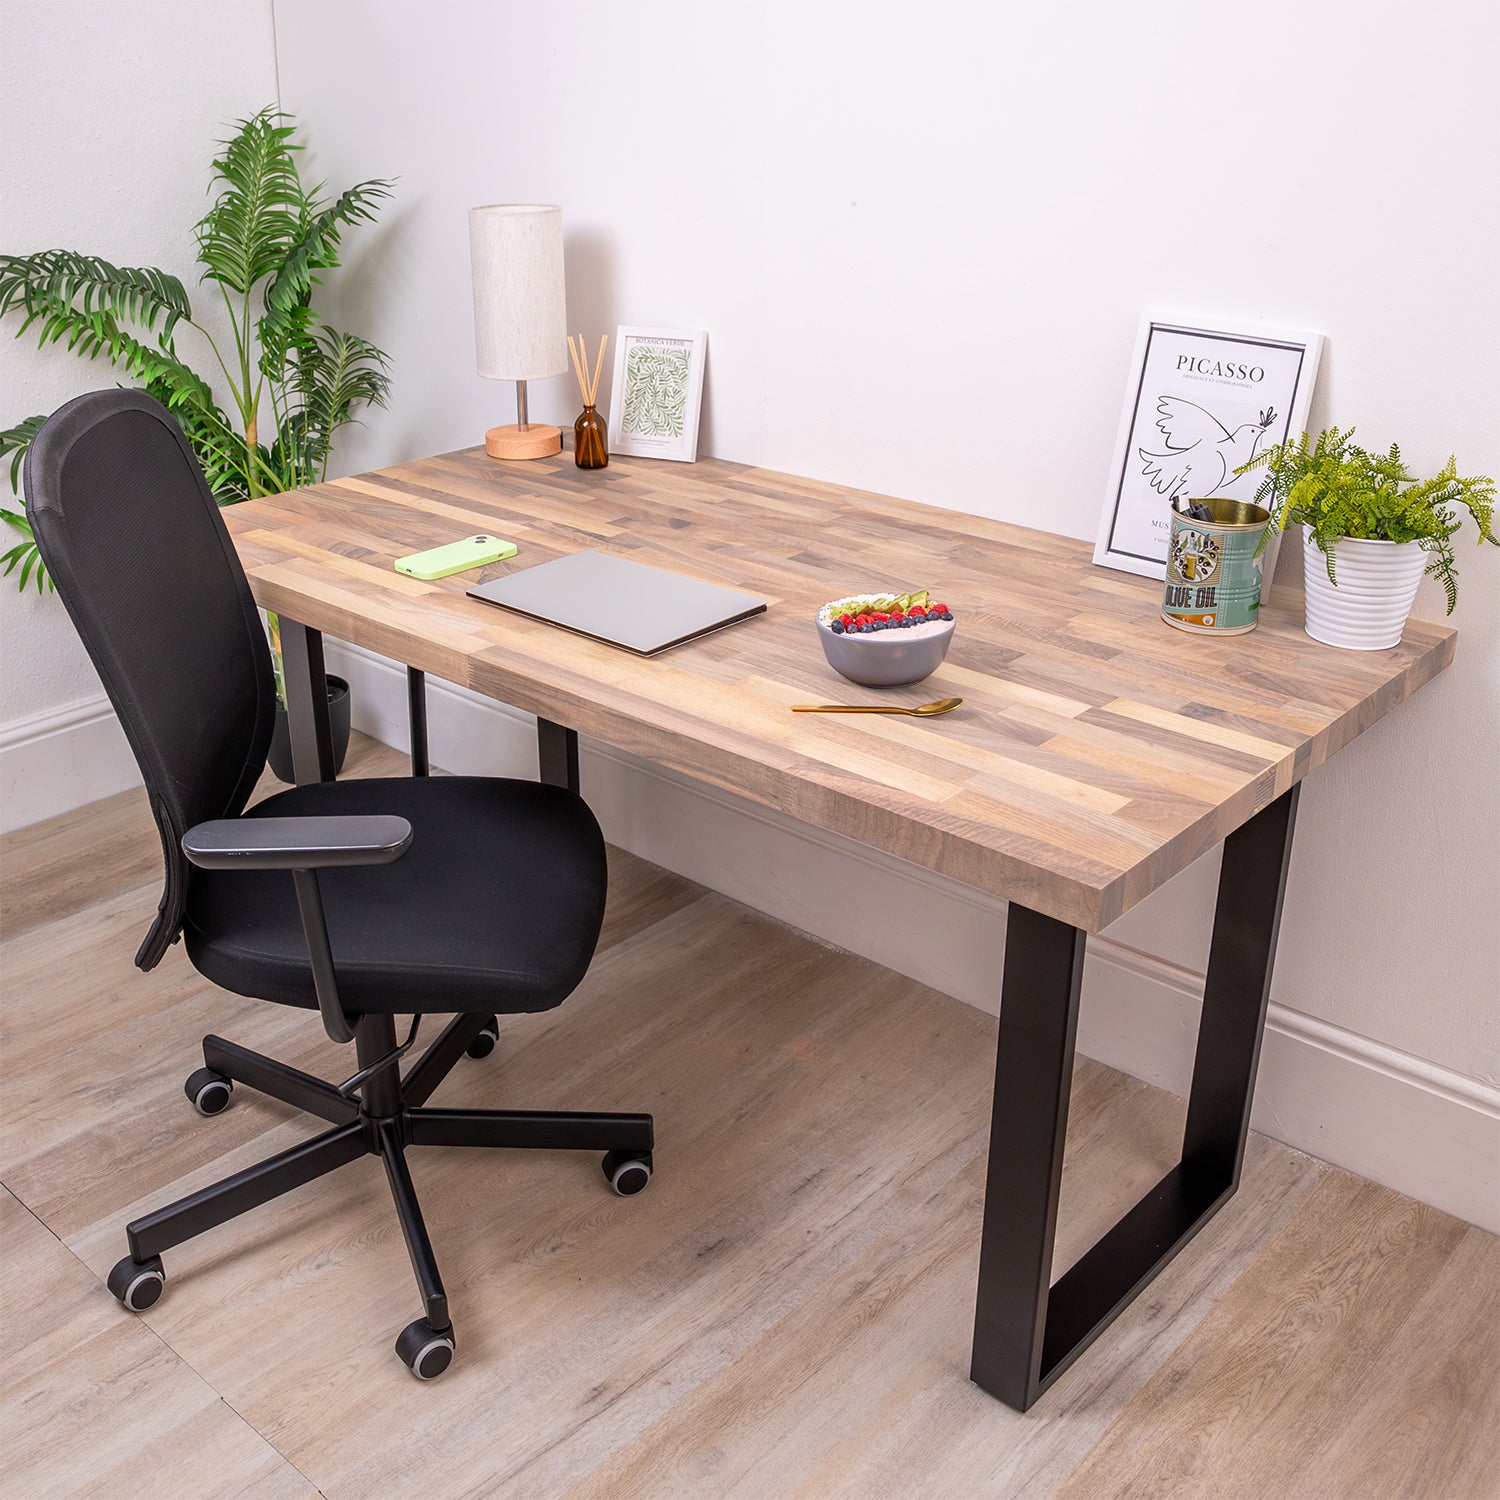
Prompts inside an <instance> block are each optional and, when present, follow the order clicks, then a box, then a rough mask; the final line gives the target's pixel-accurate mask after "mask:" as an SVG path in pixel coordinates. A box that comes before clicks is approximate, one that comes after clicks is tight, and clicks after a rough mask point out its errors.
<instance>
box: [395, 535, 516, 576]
mask: <svg viewBox="0 0 1500 1500" xmlns="http://www.w3.org/2000/svg"><path fill="white" fill-rule="evenodd" d="M516 551H517V548H516V544H515V543H514V542H507V541H505V540H504V538H502V537H498V536H486V535H480V536H466V537H465V538H464V539H463V541H461V542H449V543H448V544H447V545H446V546H443V547H429V548H428V549H427V551H426V552H413V553H412V554H411V556H410V557H398V558H397V559H396V561H395V565H394V566H395V569H396V571H397V572H398V573H407V574H410V576H411V577H413V578H421V579H425V580H426V581H428V582H429V583H430V582H431V581H432V580H433V579H434V578H447V577H448V576H449V575H450V574H453V573H466V572H467V571H468V570H469V569H470V568H482V567H484V566H485V564H486V563H492V562H499V561H500V559H501V558H502V557H514V556H515V555H516Z"/></svg>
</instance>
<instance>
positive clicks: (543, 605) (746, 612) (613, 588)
mask: <svg viewBox="0 0 1500 1500" xmlns="http://www.w3.org/2000/svg"><path fill="white" fill-rule="evenodd" d="M469 597H470V598H471V599H483V600H484V601H485V603H486V604H498V605H499V606H500V607H501V608H502V609H513V610H515V612H516V613H517V614H521V615H529V616H530V617H531V618H532V619H533V620H545V621H547V623H548V624H551V625H561V626H562V627H563V629H564V630H573V631H577V633H578V634H579V635H587V636H592V637H593V639H594V640H596V641H605V642H607V643H608V644H609V645H611V646H623V647H624V648H625V649H626V650H627V651H635V652H637V653H639V654H640V655H641V656H654V655H655V654H656V653H657V652H658V651H665V650H666V649H667V648H668V647H669V646H680V645H681V644H682V643H683V642H684V641H691V640H696V639H697V638H698V637H699V636H701V635H707V634H708V633H709V632H710V631H713V630H722V629H723V628H724V627H725V626H726V625H734V624H736V623H738V622H739V621H740V620H747V619H749V618H750V616H751V615H758V614H761V613H762V612H763V611H764V610H765V607H766V601H765V600H764V599H757V598H755V596H754V595H753V594H741V593H739V592H738V591H737V590H735V589H726V588H720V587H719V586H718V585H717V584H714V583H704V582H703V581H702V580H701V579H697V578H684V577H683V576H682V574H680V573H668V572H666V571H665V570H664V569H662V568H650V567H647V566H646V564H645V563H638V562H631V561H630V560H629V559H628V558H624V557H616V556H615V555H614V554H613V553H610V552H574V553H571V554H570V555H569V556H567V557H559V558H557V559H555V560H554V561H552V562H545V563H538V564H537V565H536V566H535V567H534V568H522V569H521V570H520V571H519V572H515V573H507V574H506V575H505V577H504V578H497V579H495V580H494V581H493V582H492V583H481V584H478V585H476V586H475V587H474V588H471V589H470V590H469Z"/></svg>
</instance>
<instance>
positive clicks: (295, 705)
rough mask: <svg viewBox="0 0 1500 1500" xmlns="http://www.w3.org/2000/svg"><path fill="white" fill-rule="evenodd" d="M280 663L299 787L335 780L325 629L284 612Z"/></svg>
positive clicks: (294, 771) (293, 765)
mask: <svg viewBox="0 0 1500 1500" xmlns="http://www.w3.org/2000/svg"><path fill="white" fill-rule="evenodd" d="M279 618H280V621H281V665H282V671H283V673H284V676H285V679H286V713H287V730H288V732H289V733H290V735H291V741H292V774H293V775H294V776H295V777H296V778H297V785H298V786H306V785H307V783H308V782H310V781H332V780H333V775H334V772H333V724H332V722H331V721H330V719H329V717H328V677H327V674H326V673H325V672H324V670H323V632H322V631H321V630H309V629H308V628H307V626H305V625H301V624H298V622H297V621H296V620H289V619H288V618H287V617H286V616H285V615H281V616H280V617H279Z"/></svg>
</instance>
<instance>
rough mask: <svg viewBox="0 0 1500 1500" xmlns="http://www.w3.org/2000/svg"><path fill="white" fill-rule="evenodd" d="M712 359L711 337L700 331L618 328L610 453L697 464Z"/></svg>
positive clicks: (611, 411)
mask: <svg viewBox="0 0 1500 1500" xmlns="http://www.w3.org/2000/svg"><path fill="white" fill-rule="evenodd" d="M707 357H708V334H707V333H706V332H704V331H703V330H701V329H699V330H691V329H690V330H683V329H680V328H640V327H634V326H630V327H626V326H621V327H620V328H618V329H616V330H615V362H614V381H613V384H612V385H611V386H610V398H609V451H610V452H611V453H620V454H626V455H628V456H630V457H632V458H666V459H671V460H673V461H675V462H677V463H685V464H690V463H694V462H696V460H697V457H698V417H699V413H700V412H701V410H702V406H703V367H704V364H705V362H706V360H707Z"/></svg>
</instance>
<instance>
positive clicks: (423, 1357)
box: [396, 1318, 453, 1380]
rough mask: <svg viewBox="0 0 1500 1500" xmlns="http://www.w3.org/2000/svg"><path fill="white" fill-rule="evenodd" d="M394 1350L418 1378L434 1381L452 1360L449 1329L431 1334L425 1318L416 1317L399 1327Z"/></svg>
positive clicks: (431, 1329) (430, 1327)
mask: <svg viewBox="0 0 1500 1500" xmlns="http://www.w3.org/2000/svg"><path fill="white" fill-rule="evenodd" d="M396 1353H397V1354H399V1355H400V1356H401V1363H402V1364H404V1365H405V1366H406V1368H407V1369H408V1370H410V1371H411V1372H412V1374H413V1375H415V1376H416V1377H417V1379H418V1380H436V1379H437V1378H438V1376H439V1375H441V1374H442V1373H443V1371H444V1370H446V1369H447V1368H448V1366H449V1365H451V1364H452V1363H453V1330H452V1329H451V1328H445V1329H444V1330H443V1331H442V1332H441V1333H435V1332H434V1331H433V1327H432V1324H431V1323H429V1322H428V1321H427V1319H426V1318H418V1319H417V1321H416V1322H415V1323H408V1324H407V1325H406V1327H405V1328H403V1329H402V1330H401V1335H400V1337H399V1338H398V1339H397V1340H396Z"/></svg>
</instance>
